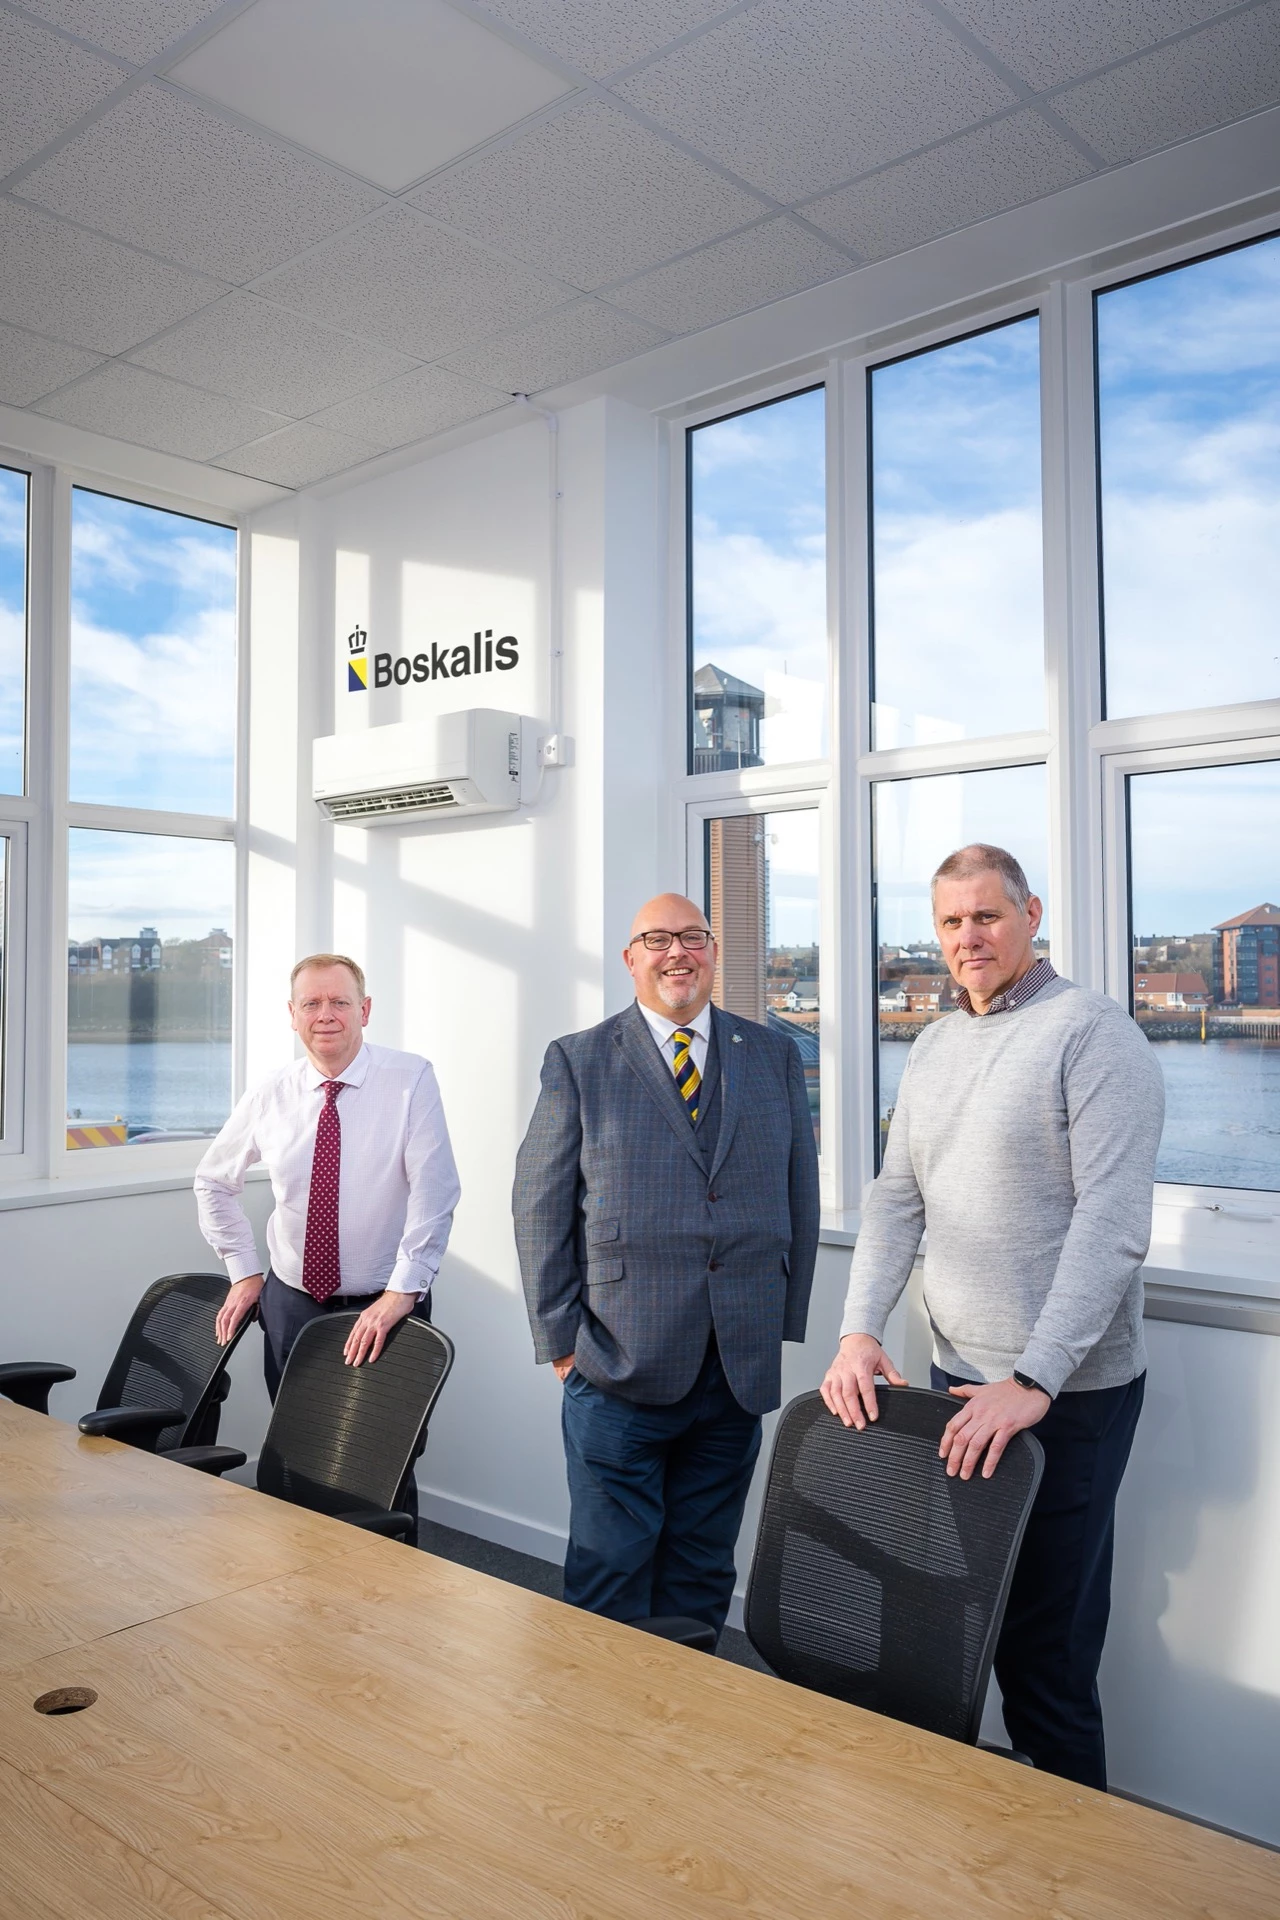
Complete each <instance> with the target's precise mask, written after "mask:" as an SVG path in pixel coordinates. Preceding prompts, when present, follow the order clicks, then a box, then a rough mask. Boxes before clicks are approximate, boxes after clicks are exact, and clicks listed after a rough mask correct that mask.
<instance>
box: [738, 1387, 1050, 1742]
mask: <svg viewBox="0 0 1280 1920" xmlns="http://www.w3.org/2000/svg"><path fill="white" fill-rule="evenodd" d="M876 1397H877V1401H878V1403H879V1408H880V1417H879V1419H878V1420H876V1421H875V1422H873V1423H871V1424H870V1425H868V1426H867V1428H866V1429H865V1430H864V1431H863V1432H861V1433H859V1432H858V1430H857V1428H855V1427H845V1426H843V1425H842V1424H841V1423H840V1421H839V1420H837V1419H836V1418H835V1416H834V1415H833V1414H831V1413H829V1412H828V1411H827V1409H826V1407H825V1406H824V1405H823V1402H822V1399H821V1396H820V1395H819V1394H816V1393H806V1394H802V1395H801V1396H800V1398H799V1399H797V1400H793V1401H792V1402H791V1404H790V1406H789V1407H787V1408H786V1410H785V1412H784V1413H783V1415H782V1418H781V1420H780V1421H779V1423H778V1431H777V1435H776V1437H775V1440H774V1446H773V1457H772V1459H771V1461H770V1463H769V1478H768V1484H767V1487H766V1491H765V1502H764V1513H763V1515H762V1518H761V1522H760V1531H759V1534H758V1535H757V1538H756V1549H755V1555H754V1558H753V1560H752V1565H751V1578H750V1580H749V1582H748V1585H747V1599H746V1609H745V1613H746V1620H745V1624H746V1630H747V1637H748V1639H749V1640H750V1641H751V1644H752V1646H753V1647H754V1648H755V1649H756V1651H757V1653H759V1654H760V1655H761V1656H762V1657H763V1658H764V1659H765V1660H766V1661H767V1662H768V1664H769V1665H770V1666H771V1667H772V1668H773V1671H774V1672H775V1673H776V1674H778V1675H779V1676H780V1677H781V1678H782V1679H784V1680H792V1681H795V1682H796V1683H797V1684H798V1685H799V1686H803V1687H812V1688H814V1689H815V1690H816V1691H817V1692H819V1693H827V1694H831V1695H833V1696H834V1697H835V1698H836V1699H838V1700H848V1701H850V1702H851V1703H852V1704H853V1705H854V1706H859V1707H869V1708H870V1709H871V1710H872V1712H874V1713H884V1714H888V1715H890V1716H891V1717H892V1718H893V1719H895V1720H905V1721H908V1722H909V1723H910V1724H911V1725H912V1726H916V1727H924V1728H926V1729H928V1731H930V1732H932V1733H941V1734H946V1735H948V1736H949V1737H950V1738H951V1739H953V1740H963V1741H967V1742H968V1743H969V1744H970V1745H972V1744H973V1743H975V1742H976V1740H977V1737H978V1726H979V1722H980V1721H981V1718H982V1705H983V1700H984V1698H985V1695H986V1690H987V1680H988V1677H989V1675H990V1672H991V1661H992V1657H993V1655H994V1653H995V1645H996V1639H997V1636H998V1635H999V1632H1000V1623H1001V1621H1002V1619H1003V1618H1004V1609H1005V1603H1006V1601H1007V1600H1008V1597H1009V1584H1010V1581H1011V1580H1012V1578H1013V1568H1014V1562H1015V1561H1016V1559H1017V1557H1018V1548H1019V1547H1020V1545H1021V1544H1022V1536H1023V1533H1024V1531H1025V1529H1026V1524H1027V1519H1028V1516H1029V1514H1030V1512H1031V1503H1032V1501H1033V1499H1034V1498H1035V1492H1036V1488H1037V1487H1038V1486H1039V1484H1040V1475H1041V1472H1042V1470H1043V1467H1044V1454H1043V1451H1042V1449H1041V1447H1040V1443H1039V1441H1038V1440H1036V1439H1035V1438H1034V1436H1033V1435H1031V1434H1029V1433H1020V1434H1017V1435H1016V1436H1015V1437H1014V1439H1013V1441H1012V1442H1011V1443H1010V1445H1009V1446H1008V1447H1007V1448H1006V1450H1005V1453H1004V1455H1003V1458H1002V1459H1001V1461H1000V1464H999V1466H998V1467H997V1468H996V1471H995V1473H994V1474H993V1475H992V1477H991V1479H990V1480H984V1479H982V1478H981V1476H980V1474H975V1475H974V1477H973V1479H971V1480H961V1479H960V1478H959V1477H957V1478H955V1479H949V1478H948V1477H947V1472H946V1463H945V1462H944V1461H942V1460H940V1459H939V1457H938V1445H939V1442H940V1441H941V1439H942V1430H943V1428H944V1427H945V1426H946V1424H947V1422H948V1420H950V1419H951V1418H952V1416H953V1415H954V1414H955V1412H956V1410H957V1406H958V1402H957V1401H955V1400H952V1399H950V1398H949V1397H948V1396H947V1395H946V1394H942V1393H928V1392H924V1391H922V1390H920V1389H918V1388H913V1387H888V1388H881V1387H877V1389H876Z"/></svg>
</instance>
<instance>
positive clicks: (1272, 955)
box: [1213, 900, 1280, 1007]
mask: <svg viewBox="0 0 1280 1920" xmlns="http://www.w3.org/2000/svg"><path fill="white" fill-rule="evenodd" d="M1213 931H1214V935H1215V936H1216V943H1217V944H1216V947H1215V951H1214V957H1213V997H1214V999H1215V1000H1216V1001H1217V1002H1218V1004H1219V1006H1223V1007H1280V907H1277V906H1274V905H1273V904H1272V903H1271V902H1270V901H1269V900H1268V901H1264V902H1263V904H1262V905H1261V906H1260V907H1251V908H1250V909H1249V911H1248V913H1238V914H1237V915H1236V916H1235V918H1234V919H1233V920H1223V921H1222V922H1221V924H1220V925H1218V926H1216V927H1215V928H1214V930H1213Z"/></svg>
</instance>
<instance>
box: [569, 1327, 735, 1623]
mask: <svg viewBox="0 0 1280 1920" xmlns="http://www.w3.org/2000/svg"><path fill="white" fill-rule="evenodd" d="M562 1425H563V1430H564V1450H565V1459H566V1461H567V1464H568V1470H569V1499H570V1519H569V1548H568V1552H567V1553H566V1555H565V1562H564V1597H565V1599H566V1600H567V1601H568V1603H569V1605H570V1606H574V1607H583V1608H585V1609H586V1610H587V1611H588V1612H589V1613H602V1614H605V1615H607V1616H608V1617H609V1618H610V1619H612V1620H643V1619H646V1618H648V1617H650V1616H653V1615H663V1614H685V1615H688V1616H689V1617H690V1618H692V1619H694V1620H704V1621H705V1622H706V1623H707V1625H708V1626H709V1627H714V1629H715V1631H716V1632H717V1633H719V1631H720V1629H721V1627H723V1625H724V1621H725V1615H726V1614H727V1613H728V1611H729V1602H730V1600H731V1599H732V1597H733V1582H734V1565H733V1549H734V1544H735V1542H736V1540H737V1537H738V1529H739V1528H740V1527H741V1525H742V1510H743V1508H744V1506H745V1505H746V1500H747V1489H748V1487H749V1486H750V1484H751V1473H752V1469H753V1468H754V1466H755V1463H756V1456H757V1454H758V1453H759V1451H760V1417H759V1415H758V1414H754V1413H746V1412H744V1411H743V1409H742V1408H741V1407H740V1406H739V1405H738V1402H737V1401H736V1400H735V1399H734V1397H733V1394H732V1393H731V1391H730V1389H729V1383H728V1381H727V1380H726V1379H725V1377H724V1369H723V1367H722V1366H721V1364H720V1355H719V1353H718V1352H717V1350H716V1345H715V1342H714V1340H713V1341H712V1342H711V1345H710V1347H709V1348H708V1350H707V1357H706V1359H705V1360H704V1361H703V1364H702V1370H701V1372H700V1373H699V1375H698V1378H697V1380H696V1381H695V1382H694V1384H693V1386H692V1388H691V1389H690V1391H689V1392H688V1393H687V1394H686V1395H685V1396H684V1398H683V1400H677V1401H676V1402H675V1403H674V1405H672V1406H669V1407H653V1406H640V1405H637V1404H636V1403H635V1402H634V1401H631V1400H624V1399H622V1398H621V1397H620V1396H619V1395H618V1394H614V1393H605V1392H604V1391H603V1389H601V1388H600V1387H596V1386H593V1385H592V1383H591V1382H590V1381H589V1380H587V1379H585V1378H584V1377H583V1375H582V1374H580V1373H579V1372H578V1370H577V1368H576V1367H575V1368H574V1370H573V1371H572V1372H571V1373H570V1375H569V1377H568V1379H567V1380H566V1381H565V1386H564V1406H563V1414H562Z"/></svg>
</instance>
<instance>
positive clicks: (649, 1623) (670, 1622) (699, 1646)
mask: <svg viewBox="0 0 1280 1920" xmlns="http://www.w3.org/2000/svg"><path fill="white" fill-rule="evenodd" d="M631 1625H632V1626H633V1627H638V1628H639V1629H640V1631H641V1633H651V1634H653V1635H654V1637H655V1638H656V1639H658V1640H671V1641H673V1642H674V1643H675V1645H676V1646H678V1647H692V1648H693V1649H694V1651H695V1653H714V1652H715V1650H716V1630H715V1628H714V1627H709V1626H708V1625H707V1623H706V1621H705V1620H690V1619H688V1618H687V1617H686V1616H685V1615H684V1614H679V1613H665V1614H664V1613H660V1614H654V1615H651V1616H650V1618H649V1619H647V1620H633V1621H632V1622H631Z"/></svg>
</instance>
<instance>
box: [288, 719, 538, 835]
mask: <svg viewBox="0 0 1280 1920" xmlns="http://www.w3.org/2000/svg"><path fill="white" fill-rule="evenodd" d="M543 731H545V729H541V728H540V727H539V724H538V722H537V721H536V720H529V719H526V718H525V717H524V716H522V715H521V714H518V713H497V712H494V711H493V709H491V708H488V707H473V708H471V709H470V711H469V712H466V713H442V714H438V715H437V716H436V717H435V718H434V719H431V720H402V721H399V722H398V723H397V724H395V725H394V726H388V727H367V728H364V729H362V730H361V731H360V732H359V733H336V734H330V735H328V736H327V737H326V738H325V739H322V740H316V741H315V742H313V745H312V750H311V791H312V794H313V796H314V799H315V802H316V805H317V806H318V807H319V809H320V811H321V813H323V814H324V816H325V818H326V819H327V820H333V821H337V822H351V823H352V824H354V825H356V826H369V827H372V826H379V825H381V824H382V823H383V822H384V821H390V820H427V819H440V820H457V819H460V818H461V817H462V815H464V814H468V813H501V812H504V811H507V810H509V809H511V808H512V807H518V806H519V805H520V803H521V802H522V801H524V802H526V803H527V802H529V801H531V800H534V799H536V798H537V792H538V783H539V781H540V779H541V767H540V765H539V757H538V742H539V738H540V735H541V733H542V732H543Z"/></svg>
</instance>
